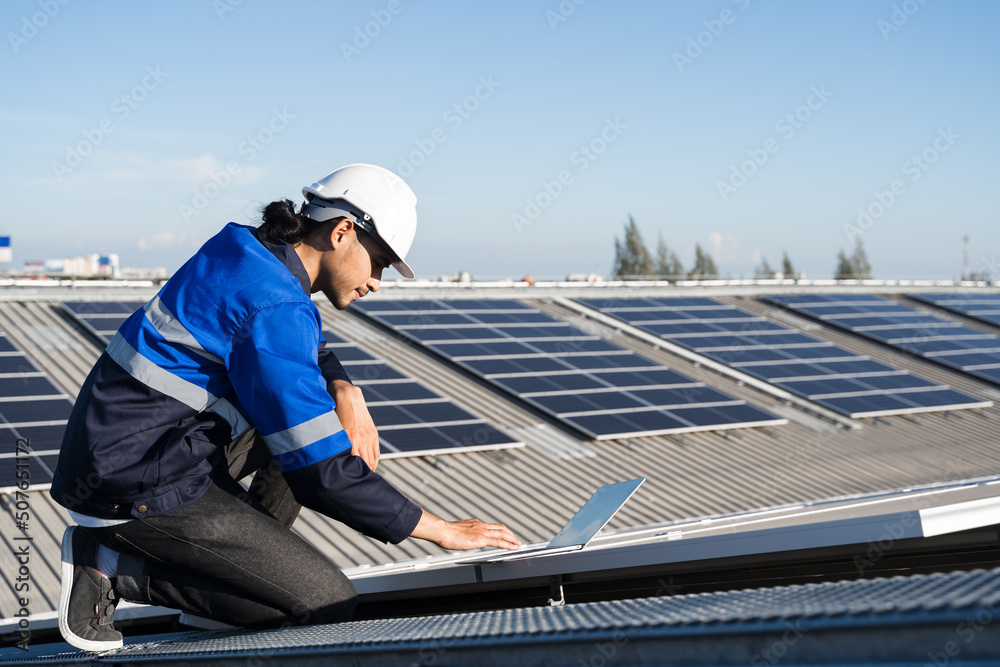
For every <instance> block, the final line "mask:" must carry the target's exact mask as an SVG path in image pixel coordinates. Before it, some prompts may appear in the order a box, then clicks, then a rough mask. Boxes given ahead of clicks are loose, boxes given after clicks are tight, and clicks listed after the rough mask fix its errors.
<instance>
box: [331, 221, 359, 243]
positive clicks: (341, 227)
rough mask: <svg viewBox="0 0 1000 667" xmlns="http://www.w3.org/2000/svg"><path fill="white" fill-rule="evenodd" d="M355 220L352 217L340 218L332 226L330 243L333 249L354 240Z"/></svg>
mask: <svg viewBox="0 0 1000 667" xmlns="http://www.w3.org/2000/svg"><path fill="white" fill-rule="evenodd" d="M353 229H354V222H353V221H351V219H350V218H338V219H337V220H334V221H333V225H332V226H331V227H330V236H329V243H330V248H331V249H336V248H337V247H339V246H340V245H342V244H344V243H350V242H352V239H351V236H352V230H353Z"/></svg>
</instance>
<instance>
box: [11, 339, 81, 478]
mask: <svg viewBox="0 0 1000 667" xmlns="http://www.w3.org/2000/svg"><path fill="white" fill-rule="evenodd" d="M0 348H2V349H3V352H0V442H5V443H8V447H7V448H6V449H4V450H3V451H0V492H7V491H11V490H14V489H16V488H18V487H17V484H18V482H20V481H26V482H27V484H28V488H36V487H42V488H45V487H47V486H48V485H50V484H51V483H52V471H53V470H54V469H55V460H56V458H57V457H58V454H59V446H60V445H61V444H62V436H63V431H65V429H66V420H67V418H68V417H69V413H70V411H71V410H72V409H73V402H72V401H71V400H70V398H69V396H67V395H65V394H64V393H62V391H60V390H59V388H58V387H56V386H55V385H54V384H53V383H52V381H51V380H49V379H48V378H47V377H46V376H45V374H44V373H43V372H42V371H41V370H39V368H38V367H37V366H36V365H35V364H34V363H32V361H31V360H30V359H29V358H28V357H27V356H26V355H25V354H24V352H22V351H21V350H20V349H18V347H17V345H15V344H14V342H13V341H12V340H11V339H10V338H8V337H7V335H6V334H4V333H2V332H0ZM25 470H26V471H27V476H26V477H25V475H24V473H22V477H21V478H20V479H19V478H18V477H17V473H18V471H25ZM20 490H24V489H20Z"/></svg>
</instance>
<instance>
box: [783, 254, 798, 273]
mask: <svg viewBox="0 0 1000 667" xmlns="http://www.w3.org/2000/svg"><path fill="white" fill-rule="evenodd" d="M781 252H782V259H781V272H782V273H783V274H785V277H786V278H792V279H793V280H794V279H795V278H798V275H799V273H798V271H796V270H795V267H794V266H792V260H790V259H788V251H787V250H782V251H781Z"/></svg>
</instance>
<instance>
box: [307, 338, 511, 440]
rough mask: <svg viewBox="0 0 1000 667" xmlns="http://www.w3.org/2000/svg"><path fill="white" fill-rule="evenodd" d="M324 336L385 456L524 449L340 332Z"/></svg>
mask: <svg viewBox="0 0 1000 667" xmlns="http://www.w3.org/2000/svg"><path fill="white" fill-rule="evenodd" d="M323 337H324V338H325V339H326V341H327V343H326V347H327V349H329V350H330V351H331V352H333V353H334V355H336V357H337V359H338V360H340V363H341V364H343V365H344V369H345V370H346V371H347V373H348V375H349V376H350V377H351V382H353V383H354V384H355V385H357V386H359V387H360V388H361V392H362V393H363V394H364V397H365V403H366V404H367V406H368V411H369V412H370V413H371V416H372V420H373V421H374V422H375V424H376V426H377V428H378V434H379V442H380V444H381V449H382V456H383V458H387V459H388V458H395V457H401V456H430V455H436V454H453V453H457V452H467V451H480V450H487V449H507V448H511V447H523V446H524V443H523V442H518V441H516V440H514V439H513V438H511V437H510V436H509V435H507V434H506V433H504V432H503V431H501V430H499V429H497V428H496V427H495V426H493V425H492V424H490V423H489V422H487V421H486V420H485V419H481V418H478V417H476V416H474V415H472V414H470V413H469V412H467V411H466V410H463V409H462V408H460V407H459V406H457V405H455V403H454V402H452V401H451V400H450V399H447V398H445V397H444V396H441V395H440V394H437V393H435V392H434V391H432V390H430V389H428V388H427V387H426V386H424V385H423V384H421V383H420V382H418V381H417V380H415V379H413V378H412V377H409V376H407V375H404V374H402V373H400V372H399V371H398V370H396V369H395V368H393V367H392V366H390V365H389V364H387V363H385V362H384V361H382V360H381V359H377V358H375V357H373V356H372V355H370V354H368V353H367V352H365V351H364V350H362V349H360V348H358V347H357V346H355V345H354V344H352V343H349V342H347V341H346V340H344V339H343V338H341V337H339V336H337V335H336V334H333V333H330V332H328V331H324V332H323Z"/></svg>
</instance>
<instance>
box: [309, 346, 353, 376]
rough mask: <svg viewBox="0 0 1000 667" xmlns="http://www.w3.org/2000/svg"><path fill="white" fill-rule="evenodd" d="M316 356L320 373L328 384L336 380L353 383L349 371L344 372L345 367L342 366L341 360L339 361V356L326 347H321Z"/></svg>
mask: <svg viewBox="0 0 1000 667" xmlns="http://www.w3.org/2000/svg"><path fill="white" fill-rule="evenodd" d="M316 356H317V360H316V362H317V363H318V364H319V371H320V373H322V374H323V379H324V380H326V383H327V384H330V383H331V382H333V381H334V380H343V381H344V382H350V381H351V378H349V377H348V376H347V371H345V370H344V367H343V366H342V365H341V364H340V360H339V359H337V355H335V354H334V353H333V352H331V351H330V350H328V349H326V348H325V347H321V348H320V349H319V353H318V354H317V355H316Z"/></svg>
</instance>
